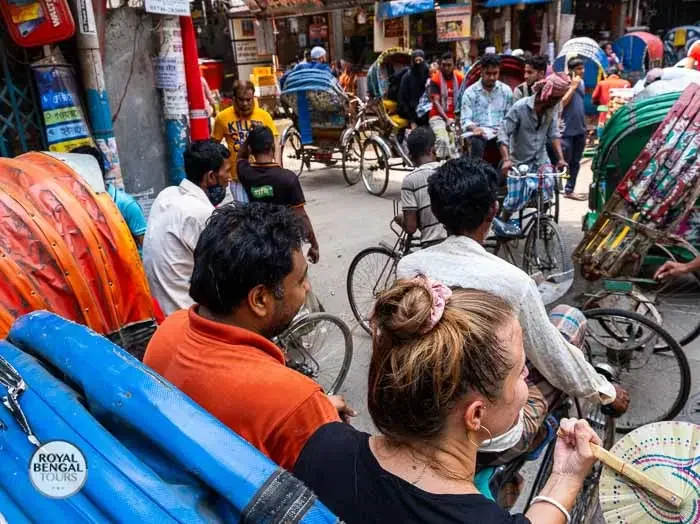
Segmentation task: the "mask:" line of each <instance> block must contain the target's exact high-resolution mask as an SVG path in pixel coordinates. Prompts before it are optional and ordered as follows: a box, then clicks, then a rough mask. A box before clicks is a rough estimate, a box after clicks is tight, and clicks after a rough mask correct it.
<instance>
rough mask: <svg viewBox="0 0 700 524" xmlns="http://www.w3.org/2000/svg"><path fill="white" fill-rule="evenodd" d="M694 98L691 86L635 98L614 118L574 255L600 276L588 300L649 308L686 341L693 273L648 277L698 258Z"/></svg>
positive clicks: (697, 95)
mask: <svg viewBox="0 0 700 524" xmlns="http://www.w3.org/2000/svg"><path fill="white" fill-rule="evenodd" d="M653 85H654V84H652V86H650V88H651V87H653ZM650 88H647V89H650ZM698 105H700V87H699V86H697V85H696V84H690V85H689V86H688V87H687V88H686V89H685V90H684V91H683V93H679V92H668V93H663V94H659V95H653V96H648V97H642V96H641V95H640V97H639V99H638V100H637V99H634V100H633V101H632V102H630V103H629V104H627V105H626V106H624V107H622V108H621V109H619V110H618V111H617V112H616V113H615V114H614V115H613V116H612V117H611V118H610V120H609V122H608V123H607V125H606V126H605V129H604V132H603V136H602V138H601V143H600V147H599V150H598V154H597V156H596V158H595V160H594V162H593V166H592V167H593V176H594V179H593V183H592V185H591V188H590V194H589V208H590V212H589V213H588V214H587V215H586V217H585V218H584V224H583V229H584V231H586V235H585V237H584V239H583V241H582V242H581V243H580V244H579V246H578V247H577V249H576V251H575V253H574V259H575V260H576V261H577V262H579V263H580V264H581V269H582V272H583V276H584V277H585V278H588V279H590V280H597V279H600V278H602V279H603V289H602V290H600V291H599V292H597V293H595V294H594V295H593V296H591V297H590V298H589V300H588V302H587V304H586V307H618V308H619V307H625V308H627V309H631V310H633V311H636V312H638V313H642V314H645V315H647V316H649V317H650V318H653V319H654V320H655V321H656V322H658V323H661V324H662V325H663V327H664V328H665V329H666V330H667V331H669V332H670V333H671V334H672V335H673V336H674V337H675V338H676V339H677V340H678V341H679V342H680V343H681V344H683V345H685V344H688V343H690V342H691V341H693V340H694V339H695V338H697V337H698V335H700V310H698V308H697V303H698V299H699V298H700V282H699V281H698V279H697V278H696V276H695V275H693V274H690V275H684V276H681V277H676V278H672V279H669V280H665V281H664V282H661V283H660V282H657V281H655V280H654V279H653V276H654V273H655V271H656V269H658V267H660V265H661V264H663V263H664V262H665V261H667V260H676V261H682V262H688V261H690V260H693V259H694V258H696V257H697V256H698V251H699V247H700V229H699V226H700V212H699V211H700V210H699V209H698V205H697V199H698V195H700V181H699V180H698V177H697V176H696V174H695V169H696V168H695V167H694V166H695V164H697V159H696V156H697V149H695V148H696V147H697V146H696V143H695V140H696V139H695V138H694V137H695V135H696V134H695V133H694V132H692V130H691V129H690V127H687V128H684V125H686V126H688V122H690V126H692V125H693V121H695V122H697V118H698V117H697V109H698ZM683 122H685V124H684V123H683ZM695 125H697V124H695ZM655 199H656V200H659V199H662V200H663V202H658V201H655Z"/></svg>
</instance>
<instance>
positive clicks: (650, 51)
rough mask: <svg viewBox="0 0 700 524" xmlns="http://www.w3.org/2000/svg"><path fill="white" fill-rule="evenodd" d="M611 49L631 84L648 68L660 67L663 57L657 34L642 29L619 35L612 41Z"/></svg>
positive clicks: (662, 46)
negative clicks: (620, 62)
mask: <svg viewBox="0 0 700 524" xmlns="http://www.w3.org/2000/svg"><path fill="white" fill-rule="evenodd" d="M613 50H614V51H615V54H617V56H618V58H619V59H620V60H621V61H622V66H623V67H624V74H625V77H626V78H627V79H628V80H629V81H630V82H631V83H632V84H634V83H635V82H636V81H637V80H639V79H640V78H642V77H644V75H645V74H646V73H647V71H649V70H650V69H653V68H655V67H661V64H662V63H663V59H664V43H663V42H662V41H661V39H660V38H659V37H658V36H656V35H652V34H651V33H645V32H643V31H636V32H634V33H628V34H626V35H624V36H621V37H620V38H618V39H617V40H615V42H614V43H613Z"/></svg>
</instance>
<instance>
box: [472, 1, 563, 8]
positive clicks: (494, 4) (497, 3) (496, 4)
mask: <svg viewBox="0 0 700 524" xmlns="http://www.w3.org/2000/svg"><path fill="white" fill-rule="evenodd" d="M549 1H550V0H489V1H488V2H487V3H486V6H485V7H506V6H508V5H518V4H546V3H547V2H549Z"/></svg>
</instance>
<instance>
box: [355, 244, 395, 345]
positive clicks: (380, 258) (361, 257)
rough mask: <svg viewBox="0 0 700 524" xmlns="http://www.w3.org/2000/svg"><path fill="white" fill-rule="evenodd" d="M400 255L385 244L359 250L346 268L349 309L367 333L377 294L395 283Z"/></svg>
mask: <svg viewBox="0 0 700 524" xmlns="http://www.w3.org/2000/svg"><path fill="white" fill-rule="evenodd" d="M398 263H399V256H398V255H397V254H396V253H394V252H393V251H391V250H390V249H387V248H385V247H381V246H377V247H370V248H367V249H365V250H363V251H360V252H359V253H358V254H357V256H356V257H355V258H354V259H353V261H352V263H351V264H350V269H348V279H347V289H348V300H349V301H350V309H352V314H353V315H355V318H356V319H357V322H358V323H359V324H360V326H362V329H364V330H365V331H366V332H367V333H370V327H369V316H370V314H371V312H372V308H373V307H374V301H375V299H376V298H377V295H378V294H379V293H380V292H382V291H384V290H385V289H388V288H389V287H391V286H392V285H393V284H394V282H396V266H397V264H398Z"/></svg>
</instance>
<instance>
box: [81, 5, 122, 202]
mask: <svg viewBox="0 0 700 524" xmlns="http://www.w3.org/2000/svg"><path fill="white" fill-rule="evenodd" d="M72 3H73V9H74V11H75V14H76V20H77V24H76V25H77V31H76V40H77V44H78V57H79V59H80V69H81V70H82V73H83V86H84V87H85V93H86V97H85V98H86V100H85V101H86V105H87V110H88V111H87V112H88V119H89V121H90V127H91V128H92V132H93V134H94V136H95V142H96V143H97V146H98V147H99V148H100V149H101V150H102V152H103V153H104V155H105V158H106V159H107V166H106V167H107V173H106V174H105V182H108V183H111V184H114V185H115V186H116V187H118V188H120V189H123V188H124V179H123V177H122V172H121V167H120V164H119V151H118V149H117V141H116V139H115V138H114V129H113V127H112V110H111V108H110V106H109V97H108V95H107V88H106V85H105V77H104V70H103V68H102V56H101V54H100V40H99V37H98V35H97V25H96V23H95V11H94V9H93V6H92V0H73V2H72Z"/></svg>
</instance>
